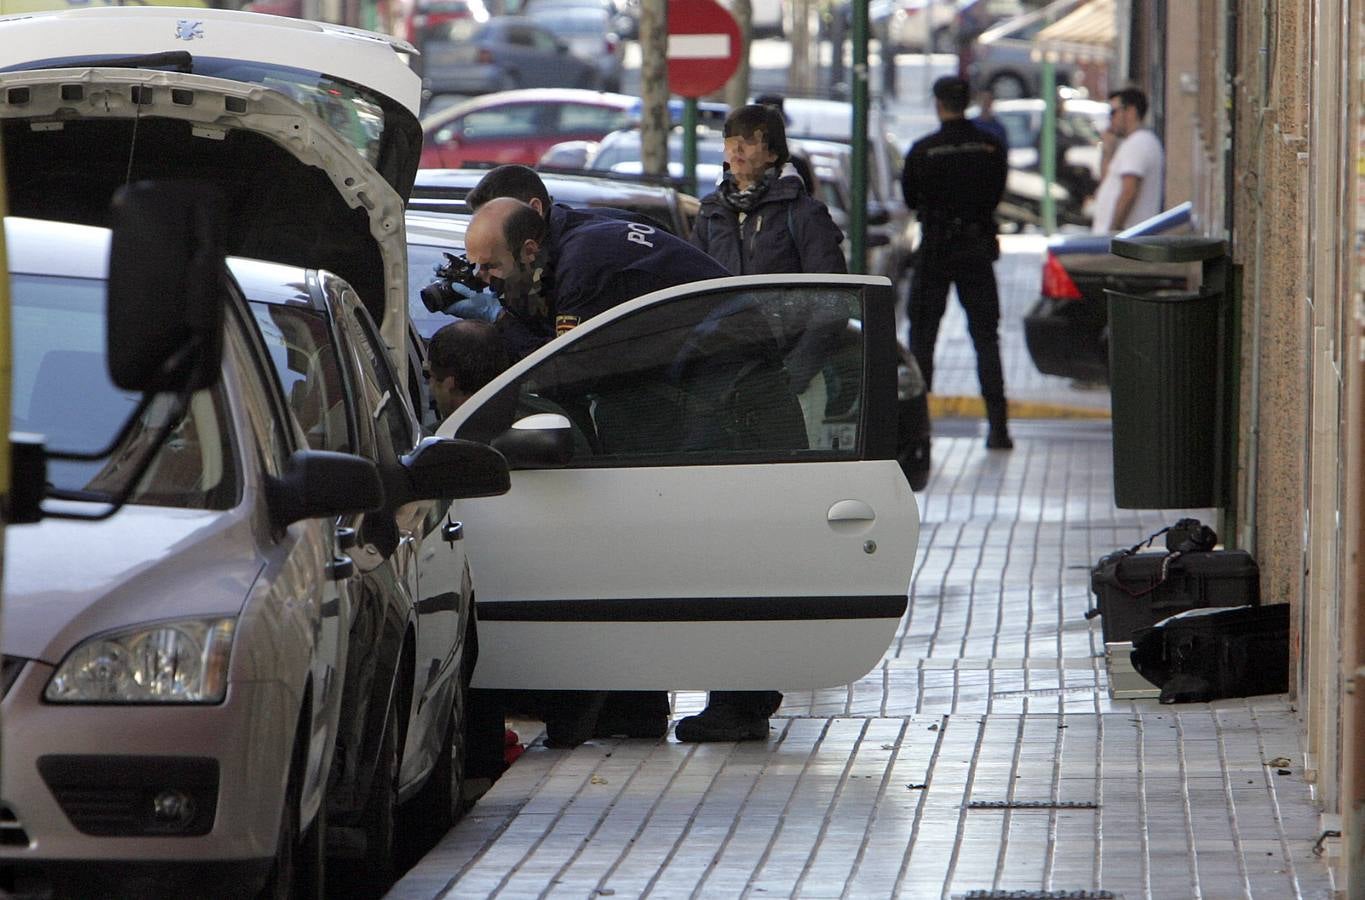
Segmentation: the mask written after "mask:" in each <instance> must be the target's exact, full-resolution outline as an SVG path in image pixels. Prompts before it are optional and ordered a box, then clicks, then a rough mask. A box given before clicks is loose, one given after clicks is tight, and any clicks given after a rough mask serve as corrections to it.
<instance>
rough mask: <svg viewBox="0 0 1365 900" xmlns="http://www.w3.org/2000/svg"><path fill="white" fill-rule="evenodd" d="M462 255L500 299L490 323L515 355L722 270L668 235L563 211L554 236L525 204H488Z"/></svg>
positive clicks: (719, 275)
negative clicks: (617, 308) (636, 300)
mask: <svg viewBox="0 0 1365 900" xmlns="http://www.w3.org/2000/svg"><path fill="white" fill-rule="evenodd" d="M465 255H466V256H467V257H468V258H469V261H470V262H471V263H473V264H474V265H475V266H477V267H478V272H479V274H480V276H482V277H483V279H484V280H485V281H486V282H488V284H489V285H490V286H491V287H492V288H493V290H494V292H495V293H497V294H498V295H499V297H500V299H501V305H502V310H501V313H500V314H499V315H498V317H497V320H496V324H497V326H498V328H499V330H500V331H501V332H502V334H503V336H504V338H505V339H506V340H507V341H508V346H509V348H510V349H511V350H512V353H513V355H514V356H516V357H517V358H520V357H522V356H525V355H527V354H528V353H530V352H531V351H532V350H535V349H536V348H537V347H539V346H540V345H542V344H544V343H546V342H547V341H549V340H551V339H552V338H554V337H555V336H557V335H560V334H563V333H564V332H566V331H568V330H569V329H571V328H574V327H575V326H577V325H579V324H580V323H582V322H584V321H586V320H587V319H589V318H591V317H593V316H595V315H597V314H598V313H600V312H603V311H605V310H608V309H611V308H612V307H613V306H616V305H617V304H619V303H623V302H625V301H626V300H631V299H634V298H635V297H639V296H641V295H643V294H647V293H649V292H651V291H657V290H660V289H662V288H666V287H673V286H675V285H679V284H687V283H690V282H693V281H699V280H702V279H706V278H722V277H724V276H726V275H728V274H729V273H728V272H726V271H725V269H724V267H722V266H721V265H720V264H719V263H717V262H716V261H715V260H713V259H711V257H709V256H707V255H706V254H705V253H702V252H701V251H700V250H698V249H696V248H695V247H693V246H691V245H690V244H688V243H687V242H686V241H684V240H682V239H681V238H677V237H674V236H673V235H671V234H669V233H668V232H666V231H664V230H662V229H660V228H656V227H654V226H652V225H646V224H644V223H642V222H632V221H627V220H624V219H615V218H607V217H605V216H601V215H596V214H593V213H584V212H580V211H578V210H572V209H564V210H563V213H562V219H561V220H560V227H559V228H557V229H555V230H554V231H553V232H552V231H551V230H550V228H549V224H548V223H547V222H546V220H545V219H544V218H543V217H542V216H541V215H540V214H539V213H538V212H536V210H535V209H533V208H532V207H531V206H529V205H527V204H526V203H523V202H522V201H520V200H515V199H513V198H511V197H498V198H495V199H492V200H489V201H488V202H487V203H485V204H484V205H483V206H482V207H480V208H479V211H478V212H477V213H475V214H474V217H473V218H472V219H471V220H470V222H469V228H468V230H467V231H466V233H465Z"/></svg>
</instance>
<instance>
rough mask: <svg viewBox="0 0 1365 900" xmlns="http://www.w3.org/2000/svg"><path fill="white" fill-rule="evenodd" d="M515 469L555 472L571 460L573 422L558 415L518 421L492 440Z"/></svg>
mask: <svg viewBox="0 0 1365 900" xmlns="http://www.w3.org/2000/svg"><path fill="white" fill-rule="evenodd" d="M493 446H494V447H495V448H497V450H498V451H499V452H501V453H502V455H503V456H505V457H507V461H508V462H509V463H511V464H512V467H513V468H515V469H555V468H559V467H560V466H563V465H565V464H566V463H568V461H569V460H571V459H573V423H572V422H570V421H569V420H568V419H567V418H566V417H564V416H561V415H560V414H559V413H536V414H535V415H533V416H527V417H526V418H524V419H519V420H518V421H517V422H516V423H515V424H513V425H512V427H511V428H509V429H507V430H506V431H504V432H503V433H502V434H500V435H498V436H497V437H496V438H494V439H493Z"/></svg>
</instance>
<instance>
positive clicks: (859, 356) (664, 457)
mask: <svg viewBox="0 0 1365 900" xmlns="http://www.w3.org/2000/svg"><path fill="white" fill-rule="evenodd" d="M860 319H861V306H860V301H859V300H858V294H857V293H856V292H854V291H843V290H838V289H829V288H793V289H790V290H786V291H782V292H773V291H769V292H764V293H762V294H750V293H743V292H740V293H729V294H715V293H712V294H707V295H704V296H701V297H693V298H687V299H682V300H676V301H674V302H672V303H668V304H663V305H659V306H653V307H650V308H648V309H645V310H642V311H640V312H639V313H636V314H635V315H632V316H628V317H626V318H623V319H620V320H618V321H616V322H613V323H611V324H610V325H607V326H605V327H603V328H599V329H597V330H595V331H593V332H592V333H591V334H588V335H587V336H585V337H584V338H583V339H581V340H578V341H576V342H574V343H573V344H571V345H570V346H568V347H564V348H562V349H561V350H560V351H559V352H558V353H556V354H554V355H553V356H551V357H549V358H548V359H546V360H545V361H544V362H542V363H541V364H540V365H538V366H536V367H535V368H533V369H531V370H530V371H528V372H527V373H525V374H524V375H522V376H521V378H519V379H517V380H516V381H514V382H512V383H511V384H509V385H507V386H506V387H504V388H503V389H502V391H501V392H499V394H498V395H497V396H496V397H495V398H493V399H491V400H489V401H488V402H486V403H485V404H484V405H483V406H482V407H481V408H480V410H479V412H478V413H476V414H475V415H474V416H473V417H471V418H470V419H469V420H468V421H467V422H465V423H464V424H463V425H462V426H461V427H460V431H459V436H461V437H468V438H473V439H475V440H488V439H490V438H492V437H494V436H496V435H497V434H499V433H501V432H502V431H503V430H505V429H506V428H507V427H508V426H510V425H511V423H512V422H513V421H515V420H516V419H519V418H522V417H524V416H528V415H532V414H534V413H544V412H555V413H560V414H562V415H565V416H567V417H568V418H569V420H570V421H571V422H573V423H574V425H575V427H576V433H575V445H576V447H577V450H576V452H575V457H574V460H573V462H572V463H571V465H574V466H603V465H615V464H619V463H621V462H622V461H626V460H629V461H630V462H631V463H632V464H635V465H651V464H653V465H724V464H735V463H742V462H750V461H755V460H758V459H764V460H768V459H774V458H780V459H803V458H810V459H854V458H857V452H858V441H859V440H860V435H861V428H860V419H859V417H860V415H861V410H860V409H859V402H858V398H859V397H860V396H861V392H862V374H863V344H862V340H861V337H860V336H859V335H858V331H857V328H856V323H857V322H858V321H859V320H860Z"/></svg>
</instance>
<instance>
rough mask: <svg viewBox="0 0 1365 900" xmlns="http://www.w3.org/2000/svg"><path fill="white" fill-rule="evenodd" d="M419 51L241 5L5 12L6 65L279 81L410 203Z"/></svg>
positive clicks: (2, 52) (0, 25) (2, 45)
mask: <svg viewBox="0 0 1365 900" xmlns="http://www.w3.org/2000/svg"><path fill="white" fill-rule="evenodd" d="M416 52H417V51H416V50H415V49H414V48H413V47H412V46H411V45H410V44H408V43H406V42H404V41H401V40H399V39H397V38H394V37H390V36H389V35H383V34H377V33H374V32H370V31H362V30H360V29H358V28H347V27H345V26H342V25H332V24H330V23H327V22H312V21H308V20H306V19H293V18H285V17H282V16H268V15H262V14H260V13H248V12H242V11H239V10H225V9H177V8H174V7H156V6H150V7H137V6H106V7H91V8H87V9H71V10H54V11H48V12H33V13H27V14H22V15H13V16H5V17H3V18H0V70H3V71H14V70H20V69H24V70H27V69H68V68H75V67H89V66H100V67H105V68H113V67H116V66H117V67H121V68H146V69H163V70H171V71H175V70H177V69H178V71H181V72H185V73H189V74H195V75H207V76H209V77H213V78H223V79H226V80H228V81H241V82H245V83H248V84H259V85H261V86H262V87H273V88H275V89H276V90H278V91H280V92H281V93H283V94H285V95H286V96H290V97H292V98H294V99H296V100H299V101H300V102H301V103H304V104H305V105H306V106H308V108H313V109H316V110H317V112H318V114H319V115H320V117H321V118H322V119H323V120H324V121H326V122H327V123H328V124H330V125H331V126H332V127H333V128H336V129H337V130H338V131H339V132H340V133H341V134H342V136H343V137H347V138H348V139H349V140H350V141H351V143H352V145H353V146H355V147H356V148H357V151H358V152H360V153H361V154H363V155H365V156H366V157H367V161H368V162H370V164H371V165H373V166H374V168H375V170H376V171H378V172H379V174H381V175H383V176H384V178H385V180H387V181H388V182H389V184H391V185H393V188H394V190H396V191H398V193H399V194H401V195H403V197H404V199H406V198H407V195H408V192H409V191H410V190H411V189H412V179H413V176H414V175H415V174H416V172H417V165H418V162H419V160H420V156H421V152H422V126H421V123H420V122H419V121H418V119H417V114H418V112H419V110H420V107H421V99H422V81H421V78H419V77H418V75H417V74H416V73H415V72H413V71H412V69H411V67H409V65H408V63H407V58H408V57H409V56H411V55H414V54H415V53H416ZM157 57H163V58H162V59H158V58H157ZM113 60H121V62H117V63H116V62H113ZM357 108H361V109H363V110H365V112H363V113H362V114H359V115H358V114H357V111H356V110H357Z"/></svg>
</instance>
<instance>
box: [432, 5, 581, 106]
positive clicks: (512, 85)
mask: <svg viewBox="0 0 1365 900" xmlns="http://www.w3.org/2000/svg"><path fill="white" fill-rule="evenodd" d="M443 28H444V31H442V32H440V33H439V34H433V35H431V36H429V37H428V38H427V40H426V43H425V45H424V47H425V50H424V54H423V55H424V58H423V61H422V90H423V91H424V92H425V93H426V94H427V95H428V96H436V95H439V94H488V93H492V92H494V91H510V90H515V89H516V88H550V87H576V88H589V89H593V88H600V87H602V77H601V74H600V72H599V71H598V68H597V65H596V63H593V62H588V61H585V60H582V59H579V58H578V57H576V56H574V55H573V53H571V52H570V50H569V45H568V44H566V43H565V42H564V41H563V40H561V39H559V38H557V37H556V36H555V35H554V33H553V32H551V31H550V30H548V29H547V28H543V27H541V26H540V25H539V24H537V23H536V22H535V21H533V20H531V19H526V18H522V17H520V16H494V17H493V18H491V19H489V20H488V21H487V22H484V23H482V24H473V23H469V22H465V21H458V22H450V23H447V24H446V25H445V26H443Z"/></svg>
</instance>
